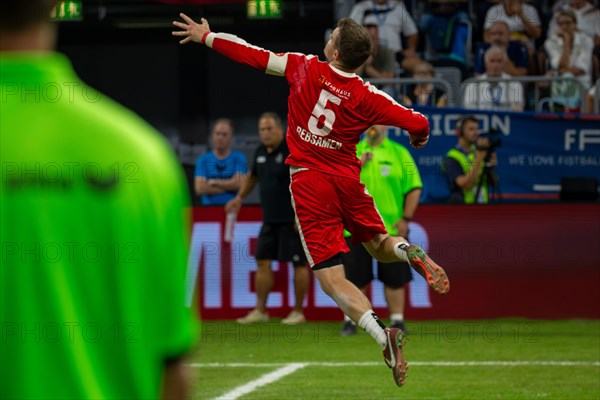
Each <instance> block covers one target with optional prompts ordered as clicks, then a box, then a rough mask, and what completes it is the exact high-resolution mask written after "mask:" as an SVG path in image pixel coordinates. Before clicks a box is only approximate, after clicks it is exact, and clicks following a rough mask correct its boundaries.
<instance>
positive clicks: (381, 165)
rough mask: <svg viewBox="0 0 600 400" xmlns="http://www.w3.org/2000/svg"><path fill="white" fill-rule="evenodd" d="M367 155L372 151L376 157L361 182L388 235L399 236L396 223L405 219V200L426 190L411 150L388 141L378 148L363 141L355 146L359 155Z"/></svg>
mask: <svg viewBox="0 0 600 400" xmlns="http://www.w3.org/2000/svg"><path fill="white" fill-rule="evenodd" d="M365 152H371V153H372V154H373V158H372V159H371V161H369V162H367V163H366V164H364V165H363V167H362V169H361V171H360V180H361V182H363V183H364V184H365V186H366V188H367V190H368V191H369V194H370V195H371V196H372V197H373V200H374V201H375V206H376V207H377V210H379V213H380V214H381V217H382V219H383V223H384V224H385V228H386V229H387V231H388V233H389V234H390V235H396V234H397V233H398V230H397V228H396V227H395V226H394V224H395V223H396V222H398V220H399V219H401V218H402V214H403V212H404V197H405V196H406V194H408V193H409V192H410V191H412V190H414V189H419V188H421V187H423V183H422V182H421V175H420V174H419V170H418V169H417V165H416V164H415V161H414V160H413V158H412V156H411V155H410V153H409V151H408V150H407V149H406V148H405V147H404V146H402V145H400V144H398V143H396V142H394V141H392V140H391V139H389V138H385V139H384V140H383V142H382V143H381V144H380V145H379V146H375V147H372V146H370V145H369V144H368V143H367V140H366V139H363V140H361V141H360V142H359V143H358V144H357V146H356V156H357V157H358V158H361V156H362V154H363V153H365Z"/></svg>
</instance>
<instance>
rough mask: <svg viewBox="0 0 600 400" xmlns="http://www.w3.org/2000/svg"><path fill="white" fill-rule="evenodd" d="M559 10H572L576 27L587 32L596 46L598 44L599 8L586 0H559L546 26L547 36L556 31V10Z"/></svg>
mask: <svg viewBox="0 0 600 400" xmlns="http://www.w3.org/2000/svg"><path fill="white" fill-rule="evenodd" d="M560 10H569V11H572V12H573V13H574V14H575V16H576V17H577V29H578V30H579V31H580V32H581V33H585V34H587V35H588V36H589V37H590V38H592V39H593V40H594V43H595V45H596V46H599V45H600V9H598V7H596V6H594V5H593V4H592V2H591V1H587V0H566V1H559V2H557V3H556V4H555V5H554V7H553V10H552V11H553V16H552V19H551V20H550V24H549V26H548V36H551V35H552V34H554V33H556V29H557V28H558V25H557V23H556V17H557V12H558V11H560Z"/></svg>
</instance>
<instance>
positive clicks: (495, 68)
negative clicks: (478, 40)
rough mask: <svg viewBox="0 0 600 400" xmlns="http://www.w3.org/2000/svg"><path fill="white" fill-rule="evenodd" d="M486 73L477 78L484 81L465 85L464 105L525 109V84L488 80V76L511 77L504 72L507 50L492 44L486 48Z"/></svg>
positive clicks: (508, 109)
mask: <svg viewBox="0 0 600 400" xmlns="http://www.w3.org/2000/svg"><path fill="white" fill-rule="evenodd" d="M484 59H485V73H484V74H482V75H480V76H479V77H478V78H477V79H478V80H481V81H482V82H473V83H468V84H466V85H465V87H464V92H463V107H464V108H468V109H476V110H497V111H523V109H524V108H525V100H524V97H523V86H522V85H521V83H519V82H511V81H508V82H506V81H504V82H487V79H488V78H510V77H511V75H508V74H507V73H505V72H503V70H504V66H505V64H506V62H507V60H508V56H507V55H506V50H504V49H503V48H502V47H499V46H496V45H492V46H491V47H490V48H489V49H487V50H486V52H485V55H484Z"/></svg>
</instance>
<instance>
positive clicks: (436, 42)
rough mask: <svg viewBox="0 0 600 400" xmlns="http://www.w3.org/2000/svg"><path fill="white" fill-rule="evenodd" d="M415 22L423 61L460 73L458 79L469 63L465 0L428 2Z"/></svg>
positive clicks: (467, 18) (469, 37)
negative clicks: (420, 40)
mask: <svg viewBox="0 0 600 400" xmlns="http://www.w3.org/2000/svg"><path fill="white" fill-rule="evenodd" d="M426 3H427V4H426V5H425V11H424V12H423V14H422V15H421V17H420V18H419V21H418V28H419V31H420V32H422V33H423V35H422V36H423V38H424V41H425V49H424V58H426V59H427V61H429V62H431V63H432V64H433V65H435V66H440V67H455V68H458V69H460V72H461V79H465V78H466V77H467V75H468V68H469V67H470V63H471V53H472V49H471V42H472V40H471V35H472V29H473V23H472V22H471V20H470V18H469V15H468V14H467V10H466V8H467V2H466V0H428V1H427V2H426Z"/></svg>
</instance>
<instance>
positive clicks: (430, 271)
mask: <svg viewBox="0 0 600 400" xmlns="http://www.w3.org/2000/svg"><path fill="white" fill-rule="evenodd" d="M400 248H401V249H402V250H404V251H405V252H406V256H407V258H408V263H409V264H410V266H411V267H412V268H413V269H414V270H415V271H417V272H418V273H419V274H420V275H421V276H422V277H423V278H425V280H426V281H427V284H428V285H429V287H431V288H432V289H433V290H434V291H435V292H436V293H439V294H446V293H448V292H449V291H450V281H449V280H448V276H447V275H446V272H445V271H444V269H443V268H442V267H440V266H439V265H437V264H436V262H435V261H433V260H432V259H431V257H429V256H428V255H427V254H426V253H425V252H424V251H423V249H421V248H420V247H419V246H417V245H416V244H411V245H408V246H407V245H406V244H401V245H400Z"/></svg>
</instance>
